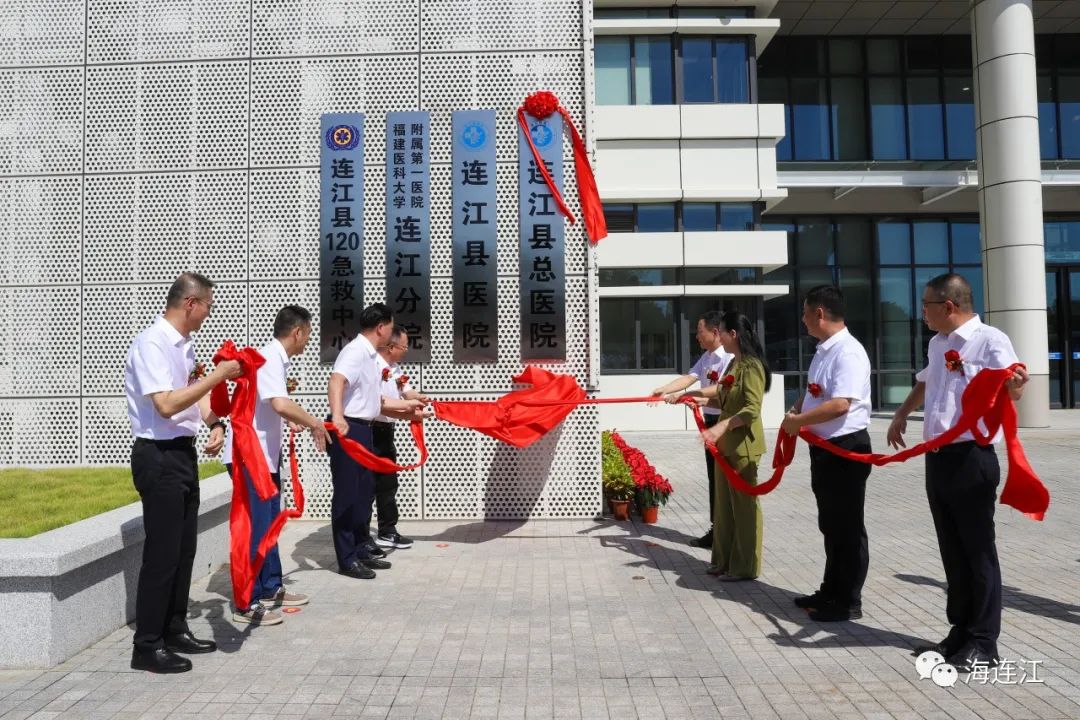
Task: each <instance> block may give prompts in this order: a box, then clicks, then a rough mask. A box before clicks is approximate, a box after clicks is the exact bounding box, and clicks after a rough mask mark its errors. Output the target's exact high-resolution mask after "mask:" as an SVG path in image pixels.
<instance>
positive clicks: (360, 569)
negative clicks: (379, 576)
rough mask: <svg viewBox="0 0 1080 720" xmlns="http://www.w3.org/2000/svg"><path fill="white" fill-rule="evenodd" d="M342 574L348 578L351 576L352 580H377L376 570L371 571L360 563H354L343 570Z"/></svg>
mask: <svg viewBox="0 0 1080 720" xmlns="http://www.w3.org/2000/svg"><path fill="white" fill-rule="evenodd" d="M341 574H342V575H347V576H349V577H351V578H356V579H357V580H374V579H375V571H374V570H369V569H368V568H366V567H364V566H363V565H361V564H360V563H359V562H354V563H353V564H352V565H350V566H349V567H347V568H345V569H343V570H341Z"/></svg>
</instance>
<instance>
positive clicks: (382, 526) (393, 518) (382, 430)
mask: <svg viewBox="0 0 1080 720" xmlns="http://www.w3.org/2000/svg"><path fill="white" fill-rule="evenodd" d="M371 431H372V432H371V439H372V444H373V445H374V447H375V454H376V455H381V456H382V457H384V458H389V459H391V460H393V461H394V462H397V448H396V447H394V425H393V423H376V424H375V425H373V426H372V428H371ZM397 490H398V476H397V473H392V474H390V475H385V474H383V473H375V509H376V510H377V511H378V515H379V534H380V535H386V534H388V533H396V532H397V523H398V507H397ZM370 532H371V530H370V523H369V528H368V533H369V534H370Z"/></svg>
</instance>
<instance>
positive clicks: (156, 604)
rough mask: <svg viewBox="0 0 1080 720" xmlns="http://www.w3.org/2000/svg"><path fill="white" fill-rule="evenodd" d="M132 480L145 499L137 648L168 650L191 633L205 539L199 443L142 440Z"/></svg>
mask: <svg viewBox="0 0 1080 720" xmlns="http://www.w3.org/2000/svg"><path fill="white" fill-rule="evenodd" d="M131 475H132V479H133V480H134V482H135V489H136V490H138V491H139V496H140V497H141V498H142V510H143V528H144V530H145V532H146V539H145V540H144V541H143V555H142V566H141V567H140V568H139V584H138V588H137V590H136V592H135V647H137V648H139V649H140V650H153V649H157V648H161V647H164V646H165V637H166V636H167V635H175V634H179V633H184V632H187V631H188V624H187V604H188V593H189V592H190V590H191V567H192V565H193V564H194V563H195V546H196V543H197V541H198V538H199V466H198V459H197V456H196V454H195V444H194V442H193V438H190V437H188V438H177V439H175V440H165V441H154V440H146V439H143V438H136V440H135V444H134V445H133V446H132V448H131Z"/></svg>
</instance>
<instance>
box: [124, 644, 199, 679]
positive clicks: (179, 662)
mask: <svg viewBox="0 0 1080 720" xmlns="http://www.w3.org/2000/svg"><path fill="white" fill-rule="evenodd" d="M131 669H132V670H148V671H149V672H152V673H182V672H187V671H188V670H190V669H191V661H190V660H188V659H187V658H185V657H180V656H179V655H177V654H176V653H174V652H172V651H171V650H169V649H167V648H157V649H156V650H140V649H139V648H132V650H131Z"/></svg>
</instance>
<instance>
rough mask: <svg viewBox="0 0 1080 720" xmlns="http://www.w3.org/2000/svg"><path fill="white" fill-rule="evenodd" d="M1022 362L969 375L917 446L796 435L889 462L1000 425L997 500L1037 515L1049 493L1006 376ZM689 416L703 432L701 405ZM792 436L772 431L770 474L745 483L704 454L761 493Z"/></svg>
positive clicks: (738, 484)
mask: <svg viewBox="0 0 1080 720" xmlns="http://www.w3.org/2000/svg"><path fill="white" fill-rule="evenodd" d="M1018 367H1023V365H1022V364H1020V363H1016V364H1014V365H1011V366H1010V367H1007V368H1000V369H995V368H984V369H983V370H981V371H979V373H978V374H977V375H976V376H975V377H974V378H972V380H971V382H970V383H969V384H968V386H967V387H966V388H965V389H964V394H963V396H962V397H961V400H960V403H961V408H962V409H961V414H960V420H959V421H958V422H957V423H956V425H955V426H954V427H952V428H950V429H949V430H946V431H945V432H944V433H942V434H941V435H939V436H937V437H936V438H934V439H933V440H928V441H926V442H923V443H919V444H918V445H914V446H912V447H909V448H906V449H905V450H901V451H900V452H897V453H893V454H892V455H883V454H881V453H855V452H851V451H850V450H845V449H844V448H841V447H837V446H836V445H834V444H833V443H831V442H829V441H828V440H826V439H824V438H822V437H819V436H818V435H815V434H814V433H812V432H810V431H809V430H807V429H806V428H802V429H801V430H800V431H799V437H801V438H802V439H803V440H805V441H806V442H807V443H809V444H811V445H815V446H817V447H820V448H824V449H825V450H828V451H829V452H831V453H833V454H834V455H839V456H840V457H843V458H846V459H848V460H854V461H856V462H863V463H869V464H871V465H877V466H882V465H887V464H889V463H894V462H903V461H904V460H907V459H909V458H912V457H914V456H916V455H922V454H923V453H927V452H932V451H934V450H937V449H938V448H941V447H943V446H945V445H948V444H949V443H951V442H952V441H953V440H955V439H956V438H958V437H960V436H961V435H963V434H964V433H965V432H970V433H971V434H972V436H973V437H974V438H975V442H977V443H979V444H980V445H989V444H991V443H992V442H993V438H994V435H996V434H997V432H998V430H999V429H1001V430H1003V432H1004V435H1005V448H1006V451H1007V454H1008V458H1009V470H1008V474H1007V475H1006V477H1005V487H1004V488H1003V489H1002V491H1001V498H1000V502H1001V503H1002V504H1004V505H1009V506H1011V507H1014V508H1016V509H1017V510H1019V511H1020V512H1022V513H1024V514H1025V515H1027V516H1028V517H1030V518H1032V519H1033V520H1042V519H1043V517H1044V516H1045V514H1046V509H1047V508H1048V507H1049V505H1050V493H1049V491H1048V490H1047V489H1046V486H1045V485H1043V483H1042V481H1041V480H1040V479H1039V477H1038V475H1036V474H1035V471H1034V469H1032V467H1031V463H1029V462H1028V459H1027V456H1026V455H1025V454H1024V448H1023V446H1022V445H1021V444H1020V438H1019V436H1018V435H1017V417H1016V405H1015V404H1014V403H1013V401H1012V397H1010V395H1009V391H1008V388H1007V387H1006V386H1005V383H1006V381H1008V379H1009V378H1011V377H1012V375H1013V372H1014V371H1015V370H1016V368H1018ZM693 411H694V420H695V422H696V423H697V425H698V429H699V430H700V431H701V432H704V431H705V422H704V420H703V418H702V417H701V409H700V408H698V407H697V405H696V404H695V405H694V406H693ZM980 420H982V421H983V423H984V424H985V425H986V429H987V432H986V433H983V432H982V431H981V430H980V429H979V421H980ZM795 441H796V439H795V437H794V436H792V435H788V434H787V433H785V432H784V431H783V430H780V431H779V432H778V434H777V438H776V445H775V447H774V449H773V460H772V466H773V475H772V477H771V478H770V479H769V480H768V481H767V482H764V483H761V484H759V485H750V484H749V483H747V482H746V481H745V480H744V479H743V478H742V477H741V476H740V475H739V473H738V472H736V471H735V469H734V468H733V467H731V465H730V464H728V462H727V461H726V460H725V459H724V456H723V455H722V454H721V453H720V452H719V451H718V450H717V449H716V446H715V445H713V444H711V443H707V444H706V447H707V448H708V450H709V453H710V454H711V455H712V456H713V457H714V458H716V460H717V464H718V465H719V466H720V468H721V469H722V470H723V472H724V476H725V477H726V478H727V479H728V482H729V483H730V484H731V486H732V487H733V488H735V489H736V490H738V491H739V492H742V493H745V494H747V495H764V494H765V493H767V492H770V491H771V490H773V489H774V488H775V487H776V486H777V485H779V484H780V479H781V478H782V477H783V475H784V470H785V469H786V468H787V466H788V465H790V464H791V461H792V460H793V459H794V457H795Z"/></svg>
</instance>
